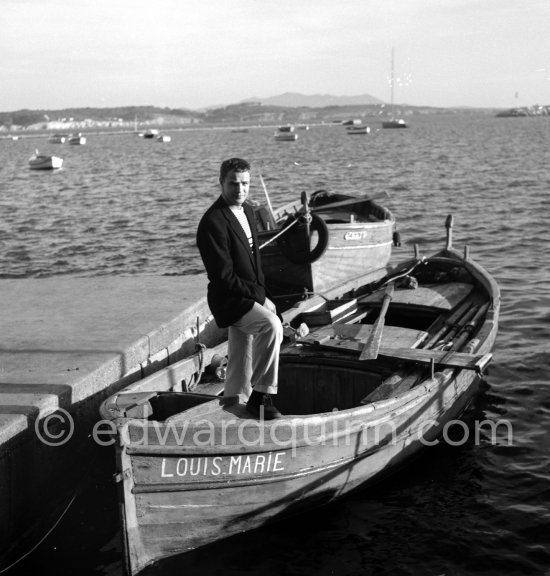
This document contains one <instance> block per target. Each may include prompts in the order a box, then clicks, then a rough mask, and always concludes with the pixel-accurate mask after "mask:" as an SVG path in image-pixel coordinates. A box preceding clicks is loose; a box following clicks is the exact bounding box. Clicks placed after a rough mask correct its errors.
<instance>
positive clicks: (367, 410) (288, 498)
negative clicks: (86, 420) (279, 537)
mask: <svg viewBox="0 0 550 576" xmlns="http://www.w3.org/2000/svg"><path fill="white" fill-rule="evenodd" d="M487 345H489V342H487ZM477 381H478V380H477V377H476V376H475V375H473V374H472V373H469V374H468V373H464V372H462V373H460V374H459V375H458V376H456V377H451V376H447V378H446V383H445V384H443V385H441V384H440V385H437V386H431V388H430V387H429V386H428V390H426V391H423V392H422V393H420V394H410V395H409V397H405V398H403V399H401V400H400V401H394V402H392V403H386V404H385V405H384V404H383V403H382V404H381V405H380V406H378V407H376V406H374V405H367V406H364V407H361V408H358V409H353V410H348V411H344V413H337V415H336V416H332V415H331V414H330V413H325V414H320V415H316V416H315V417H310V418H299V417H292V416H285V417H284V418H283V420H278V421H277V424H275V425H271V426H268V429H263V431H262V433H263V437H264V438H267V439H268V440H267V441H265V440H264V441H262V439H261V438H260V435H261V432H260V428H259V426H258V423H257V422H256V421H253V420H247V419H246V415H245V414H243V412H242V408H238V407H237V408H235V409H234V410H233V411H232V410H231V408H225V412H226V420H225V423H221V424H220V425H221V426H223V427H224V428H225V434H226V442H225V444H223V443H222V442H221V441H220V438H221V432H220V435H219V437H217V438H216V441H215V443H214V442H213V444H215V445H214V446H212V448H211V449H208V448H207V449H205V448H204V447H201V448H200V450H197V448H196V446H191V445H185V446H182V444H181V442H180V441H179V440H178V441H176V440H174V441H173V442H174V443H172V437H171V436H170V431H169V430H168V427H167V426H161V427H159V428H158V433H157V434H152V433H151V430H150V429H149V430H148V431H147V432H148V434H147V441H146V446H142V445H141V444H143V428H142V427H141V428H137V429H134V430H132V429H131V425H130V426H129V428H130V429H126V430H125V431H123V432H122V433H121V437H124V436H127V437H128V438H133V440H134V443H133V442H132V441H131V440H130V441H128V443H126V444H124V445H123V446H122V447H121V448H120V451H119V456H118V457H119V461H120V464H121V469H122V470H130V471H131V479H129V480H128V481H127V482H126V481H125V486H123V488H122V490H123V492H124V494H125V497H126V499H125V505H124V515H125V520H124V525H125V526H126V532H125V538H126V547H127V550H128V553H129V556H128V565H127V573H128V574H136V573H137V572H139V571H140V570H142V569H143V568H144V567H145V566H147V565H148V564H151V563H152V562H154V561H157V560H160V559H162V558H166V557H169V556H173V555H176V554H181V553H184V552H187V551H190V550H192V549H194V548H197V547H199V546H203V545H205V544H208V543H212V542H215V541H217V540H220V539H223V538H227V537H230V536H232V535H236V534H239V533H242V532H246V531H249V530H252V529H255V528H258V527H260V526H263V525H264V524H266V523H268V522H271V521H273V520H280V519H282V518H284V517H287V516H291V515H294V514H297V513H299V512H303V511H305V510H307V509H311V508H313V507H317V506H319V505H322V504H325V503H328V502H330V501H332V500H334V499H336V498H339V497H341V496H344V495H345V494H347V493H349V492H350V491H352V490H355V489H357V488H359V487H364V486H365V485H366V484H368V483H370V482H373V481H375V480H376V479H378V478H379V477H380V476H382V475H385V474H388V473H391V472H392V471H393V470H394V469H395V468H397V467H399V466H401V465H402V464H403V463H404V462H405V461H406V460H408V459H409V458H410V457H411V456H413V455H414V454H415V453H416V452H418V451H419V450H421V449H423V448H425V447H426V446H428V445H429V444H433V443H435V442H436V438H437V437H438V436H440V435H441V433H442V431H443V429H444V428H445V426H446V424H447V423H448V422H450V421H451V420H453V419H456V418H458V417H459V416H460V414H461V413H462V412H463V410H464V409H465V408H466V407H467V406H468V404H469V403H470V402H471V400H472V398H473V396H474V394H475V392H476V391H477V386H476V383H477ZM213 402H215V403H216V404H219V402H220V401H219V400H214V401H213ZM232 421H233V422H234V424H233V425H232V423H231V422H232ZM221 422H223V421H221ZM243 422H244V423H248V426H247V427H246V426H244V425H243ZM237 423H240V427H238V424H237ZM174 426H175V428H174V429H173V435H174V438H181V437H182V436H183V435H184V427H183V425H182V426H181V427H177V425H176V424H174ZM194 431H195V432H196V430H194ZM202 433H203V434H205V436H204V437H203V438H206V434H207V433H208V430H207V429H205V428H204V427H203V428H202ZM158 437H160V438H167V439H168V440H167V441H166V442H164V443H163V445H160V444H159V443H157V442H156V439H157V438H158ZM270 438H271V439H273V438H274V439H276V441H275V442H273V441H270V440H269V439H270ZM178 444H179V445H178ZM243 444H244V445H243Z"/></svg>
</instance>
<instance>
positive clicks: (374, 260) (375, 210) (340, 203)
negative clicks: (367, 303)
mask: <svg viewBox="0 0 550 576" xmlns="http://www.w3.org/2000/svg"><path fill="white" fill-rule="evenodd" d="M256 221H257V226H258V238H259V242H260V246H261V251H262V267H263V271H264V275H265V277H266V282H267V285H268V286H269V289H270V291H271V293H272V295H273V296H274V297H277V298H280V299H282V298H285V297H286V298H289V299H290V300H292V299H293V298H294V299H298V298H300V297H301V296H303V295H304V294H306V293H312V292H313V293H315V292H324V291H325V290H327V289H330V288H332V287H334V286H337V285H338V284H340V283H342V282H344V281H345V280H349V279H353V278H359V277H360V276H362V275H364V274H366V273H369V272H373V271H375V270H381V269H384V268H385V267H386V266H387V264H388V262H389V260H390V257H391V253H392V245H393V244H394V243H399V240H398V237H397V235H394V232H395V227H396V224H395V219H394V217H393V214H392V213H391V212H390V211H389V210H388V209H387V208H385V207H384V206H381V205H379V204H377V203H376V202H375V201H374V200H372V198H369V197H367V196H363V197H355V196H351V195H346V194H333V193H329V192H327V191H325V190H319V191H317V192H315V193H314V194H312V196H311V198H307V196H306V195H305V194H303V195H302V198H301V200H300V201H295V202H290V203H289V204H285V205H284V206H282V207H280V208H278V209H276V210H273V211H271V210H270V209H269V207H268V206H258V207H256ZM283 230H286V231H284V232H283Z"/></svg>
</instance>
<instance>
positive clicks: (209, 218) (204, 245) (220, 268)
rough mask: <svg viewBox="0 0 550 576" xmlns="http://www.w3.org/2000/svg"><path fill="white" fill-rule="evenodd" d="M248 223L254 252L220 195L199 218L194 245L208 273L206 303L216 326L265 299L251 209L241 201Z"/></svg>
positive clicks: (227, 322)
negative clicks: (195, 244) (197, 248)
mask: <svg viewBox="0 0 550 576" xmlns="http://www.w3.org/2000/svg"><path fill="white" fill-rule="evenodd" d="M243 208H244V212H245V214H246V217H247V219H248V223H249V224H250V230H251V231H252V239H253V242H254V253H253V252H252V250H251V249H250V246H249V244H248V239H247V237H246V234H245V233H244V230H243V228H242V226H241V225H240V224H239V221H238V220H237V217H236V216H235V215H234V214H233V212H232V211H231V209H230V208H229V206H228V205H227V204H226V202H225V200H224V199H223V198H222V197H221V196H220V197H219V198H218V199H217V200H216V202H214V204H212V206H210V208H209V209H208V210H207V211H206V212H205V214H204V216H203V217H202V218H201V221H200V223H199V227H198V230H197V246H198V247H199V251H200V254H201V257H202V261H203V263H204V267H205V268H206V273H207V275H208V280H209V283H208V306H209V307H210V311H211V312H212V315H213V316H214V320H216V323H217V324H218V326H219V327H220V328H225V327H227V326H229V325H231V324H233V323H234V322H236V321H237V320H238V319H239V318H241V317H242V316H243V315H244V314H246V313H247V312H248V311H249V310H250V309H251V308H252V306H253V305H254V302H258V304H262V305H263V303H264V302H265V299H266V296H267V291H266V287H265V280H264V275H263V272H262V267H261V263H260V250H259V248H258V236H257V233H256V224H255V219H254V212H253V210H252V208H251V207H250V206H249V205H248V204H246V203H245V204H243Z"/></svg>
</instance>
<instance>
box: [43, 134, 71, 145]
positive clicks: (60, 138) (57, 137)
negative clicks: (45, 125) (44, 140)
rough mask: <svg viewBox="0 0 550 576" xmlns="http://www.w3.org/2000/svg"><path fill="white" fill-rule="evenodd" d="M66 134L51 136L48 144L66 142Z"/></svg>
mask: <svg viewBox="0 0 550 576" xmlns="http://www.w3.org/2000/svg"><path fill="white" fill-rule="evenodd" d="M67 138H68V136H67V134H52V135H51V136H50V137H49V138H48V142H49V143H50V144H64V143H65V142H66V141H67Z"/></svg>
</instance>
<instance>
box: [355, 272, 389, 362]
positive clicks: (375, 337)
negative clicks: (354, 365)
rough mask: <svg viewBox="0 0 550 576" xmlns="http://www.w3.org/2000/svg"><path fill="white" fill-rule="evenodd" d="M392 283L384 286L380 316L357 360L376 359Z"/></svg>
mask: <svg viewBox="0 0 550 576" xmlns="http://www.w3.org/2000/svg"><path fill="white" fill-rule="evenodd" d="M393 288H394V283H393V282H390V283H389V284H388V285H387V286H386V293H385V294H384V299H383V300H382V306H381V308H380V314H379V315H378V318H377V319H376V322H375V323H374V326H373V329H372V332H371V334H370V336H369V338H368V340H367V341H366V342H365V346H364V347H363V350H362V351H361V355H360V356H359V360H375V359H376V358H377V357H378V350H380V342H381V341H382V332H383V331H384V321H385V318H386V312H387V310H388V306H389V305H390V301H391V299H392V295H393Z"/></svg>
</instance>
